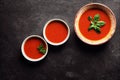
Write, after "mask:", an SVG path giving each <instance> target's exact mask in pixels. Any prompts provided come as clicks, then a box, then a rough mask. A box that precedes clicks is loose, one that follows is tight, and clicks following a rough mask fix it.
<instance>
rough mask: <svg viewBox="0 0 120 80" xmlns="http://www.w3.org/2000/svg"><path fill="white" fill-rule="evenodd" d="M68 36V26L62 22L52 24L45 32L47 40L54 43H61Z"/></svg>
mask: <svg viewBox="0 0 120 80" xmlns="http://www.w3.org/2000/svg"><path fill="white" fill-rule="evenodd" d="M67 34H68V29H67V27H66V25H65V24H64V23H62V22H60V21H52V22H50V23H49V24H48V25H47V27H46V30H45V35H46V37H47V39H48V40H49V41H51V42H53V43H59V42H62V41H63V40H65V38H66V37H67Z"/></svg>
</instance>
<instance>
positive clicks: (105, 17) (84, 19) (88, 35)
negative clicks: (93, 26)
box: [79, 9, 111, 40]
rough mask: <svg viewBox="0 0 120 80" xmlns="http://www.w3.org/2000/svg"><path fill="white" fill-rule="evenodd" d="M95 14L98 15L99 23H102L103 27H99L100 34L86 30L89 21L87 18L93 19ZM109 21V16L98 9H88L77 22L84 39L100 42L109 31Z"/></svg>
mask: <svg viewBox="0 0 120 80" xmlns="http://www.w3.org/2000/svg"><path fill="white" fill-rule="evenodd" d="M96 14H99V15H100V21H104V22H105V25H104V26H103V27H101V33H99V34H98V33H96V32H95V31H94V30H90V31H89V30H88V28H89V26H90V21H89V20H88V16H91V17H94V16H95V15H96ZM110 27H111V21H110V18H109V16H108V15H107V14H106V13H105V12H104V11H102V10H100V9H89V10H87V11H86V12H84V13H83V14H82V16H81V18H80V20H79V29H80V31H81V33H82V34H83V36H84V37H86V38H87V39H90V40H100V39H102V38H104V37H105V36H106V35H107V34H108V32H109V31H110Z"/></svg>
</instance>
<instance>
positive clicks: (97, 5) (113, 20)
mask: <svg viewBox="0 0 120 80" xmlns="http://www.w3.org/2000/svg"><path fill="white" fill-rule="evenodd" d="M92 8H97V9H101V10H103V11H104V12H106V14H107V15H108V16H109V18H110V20H111V28H110V31H109V32H108V34H107V35H106V36H105V37H104V38H102V39H100V40H89V39H87V38H85V37H84V36H83V35H82V33H81V32H80V30H79V19H80V18H81V16H82V14H83V13H84V12H85V11H87V10H89V9H92ZM74 30H75V32H76V34H77V36H78V38H79V39H80V40H81V41H83V42H84V43H87V44H89V45H100V44H103V43H105V42H107V41H108V40H109V39H110V38H111V37H112V36H113V34H114V32H115V30H116V18H115V15H114V13H113V12H112V10H111V9H110V8H109V7H107V6H106V5H104V4H101V3H89V4H87V5H85V6H83V7H82V8H80V10H79V11H78V13H77V14H76V16H75V22H74Z"/></svg>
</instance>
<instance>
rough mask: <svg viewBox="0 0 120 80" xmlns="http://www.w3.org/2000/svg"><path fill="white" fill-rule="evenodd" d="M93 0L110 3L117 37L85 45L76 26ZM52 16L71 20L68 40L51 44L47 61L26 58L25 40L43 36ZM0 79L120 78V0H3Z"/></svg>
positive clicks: (0, 26)
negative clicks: (24, 51)
mask: <svg viewBox="0 0 120 80" xmlns="http://www.w3.org/2000/svg"><path fill="white" fill-rule="evenodd" d="M90 2H99V3H103V4H105V5H107V6H108V7H110V8H111V9H112V11H113V12H114V14H115V15H116V19H117V29H116V32H115V34H114V36H113V37H112V39H111V40H110V41H109V42H107V43H105V44H103V45H101V46H89V45H86V44H84V43H83V42H81V41H80V40H79V39H78V38H77V36H76V34H75V32H74V29H73V27H74V18H75V15H76V13H77V11H78V10H79V9H80V8H81V7H82V6H84V5H85V4H87V3H90ZM52 18H60V19H63V20H65V21H66V22H67V23H68V25H69V26H70V29H71V35H70V38H69V40H68V41H67V43H65V44H64V45H62V46H59V47H54V46H51V45H49V52H48V55H47V57H46V58H45V59H44V60H42V61H40V62H37V63H32V62H29V61H27V60H26V59H24V57H23V56H22V54H21V44H22V41H23V40H24V39H25V38H26V37H27V36H29V35H32V34H37V35H41V36H43V35H42V31H43V27H44V25H45V23H46V22H47V21H48V20H50V19H52ZM0 80H120V0H0Z"/></svg>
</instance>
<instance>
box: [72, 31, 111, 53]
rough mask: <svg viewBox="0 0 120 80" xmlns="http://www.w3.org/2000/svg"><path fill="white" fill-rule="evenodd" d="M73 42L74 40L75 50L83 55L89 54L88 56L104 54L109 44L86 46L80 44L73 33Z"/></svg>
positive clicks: (82, 43)
mask: <svg viewBox="0 0 120 80" xmlns="http://www.w3.org/2000/svg"><path fill="white" fill-rule="evenodd" d="M74 40H75V41H74V42H75V45H76V47H75V48H77V50H80V51H82V52H83V53H85V54H90V55H97V54H99V53H102V52H104V51H105V50H106V48H107V46H108V43H109V42H106V43H104V44H101V45H96V46H93V45H88V44H86V43H84V42H82V41H81V40H80V39H79V38H78V37H77V35H76V34H75V33H74Z"/></svg>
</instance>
